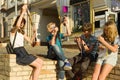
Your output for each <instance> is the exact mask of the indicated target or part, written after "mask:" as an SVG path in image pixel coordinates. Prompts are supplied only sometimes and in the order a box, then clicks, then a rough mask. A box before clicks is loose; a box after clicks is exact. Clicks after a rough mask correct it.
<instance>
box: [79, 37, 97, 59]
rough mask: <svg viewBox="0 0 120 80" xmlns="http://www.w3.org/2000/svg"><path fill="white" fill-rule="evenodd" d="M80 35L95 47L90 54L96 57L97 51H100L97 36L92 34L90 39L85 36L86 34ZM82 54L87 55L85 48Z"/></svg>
mask: <svg viewBox="0 0 120 80" xmlns="http://www.w3.org/2000/svg"><path fill="white" fill-rule="evenodd" d="M80 37H81V39H83V40H84V41H85V43H86V45H87V46H88V47H89V48H90V47H93V48H92V51H91V52H90V53H88V54H90V55H91V58H92V59H95V58H96V54H97V51H98V45H99V43H98V40H97V38H96V37H95V36H92V35H90V37H89V39H87V38H85V35H81V36H80ZM82 54H83V56H84V55H86V51H85V50H84V49H83V50H82Z"/></svg>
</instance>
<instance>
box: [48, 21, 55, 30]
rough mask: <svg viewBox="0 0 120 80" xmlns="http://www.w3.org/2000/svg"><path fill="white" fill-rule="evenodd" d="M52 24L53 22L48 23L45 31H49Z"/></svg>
mask: <svg viewBox="0 0 120 80" xmlns="http://www.w3.org/2000/svg"><path fill="white" fill-rule="evenodd" d="M54 24H55V23H54V22H50V23H48V25H47V29H50V27H51V25H54Z"/></svg>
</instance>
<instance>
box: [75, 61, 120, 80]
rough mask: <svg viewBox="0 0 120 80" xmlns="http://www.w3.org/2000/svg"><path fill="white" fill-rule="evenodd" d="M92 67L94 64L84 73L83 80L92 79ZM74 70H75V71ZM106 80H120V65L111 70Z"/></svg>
mask: <svg viewBox="0 0 120 80" xmlns="http://www.w3.org/2000/svg"><path fill="white" fill-rule="evenodd" d="M78 66H79V65H77V68H78ZM94 66H95V63H92V64H91V65H90V66H89V68H88V70H87V71H86V73H85V76H84V79H83V80H91V78H92V74H93V71H94ZM77 68H76V70H77ZM106 80H120V64H117V65H116V66H115V67H114V68H113V70H112V71H111V72H110V74H109V75H108V76H107V79H106Z"/></svg>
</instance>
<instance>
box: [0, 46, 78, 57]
mask: <svg viewBox="0 0 120 80" xmlns="http://www.w3.org/2000/svg"><path fill="white" fill-rule="evenodd" d="M25 48H26V50H27V51H28V52H29V53H30V54H34V55H41V56H46V55H47V46H35V47H32V46H30V45H25ZM63 51H64V54H65V56H66V57H67V58H70V57H73V56H75V55H77V54H78V53H79V50H78V49H70V48H63ZM0 54H7V51H6V48H5V47H0Z"/></svg>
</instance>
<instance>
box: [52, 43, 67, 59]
mask: <svg viewBox="0 0 120 80" xmlns="http://www.w3.org/2000/svg"><path fill="white" fill-rule="evenodd" d="M52 47H53V50H54V51H55V54H56V55H57V57H58V59H59V60H62V61H65V59H66V57H65V56H64V53H63V50H62V48H61V47H59V46H58V45H56V44H55V45H53V46H52Z"/></svg>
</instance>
